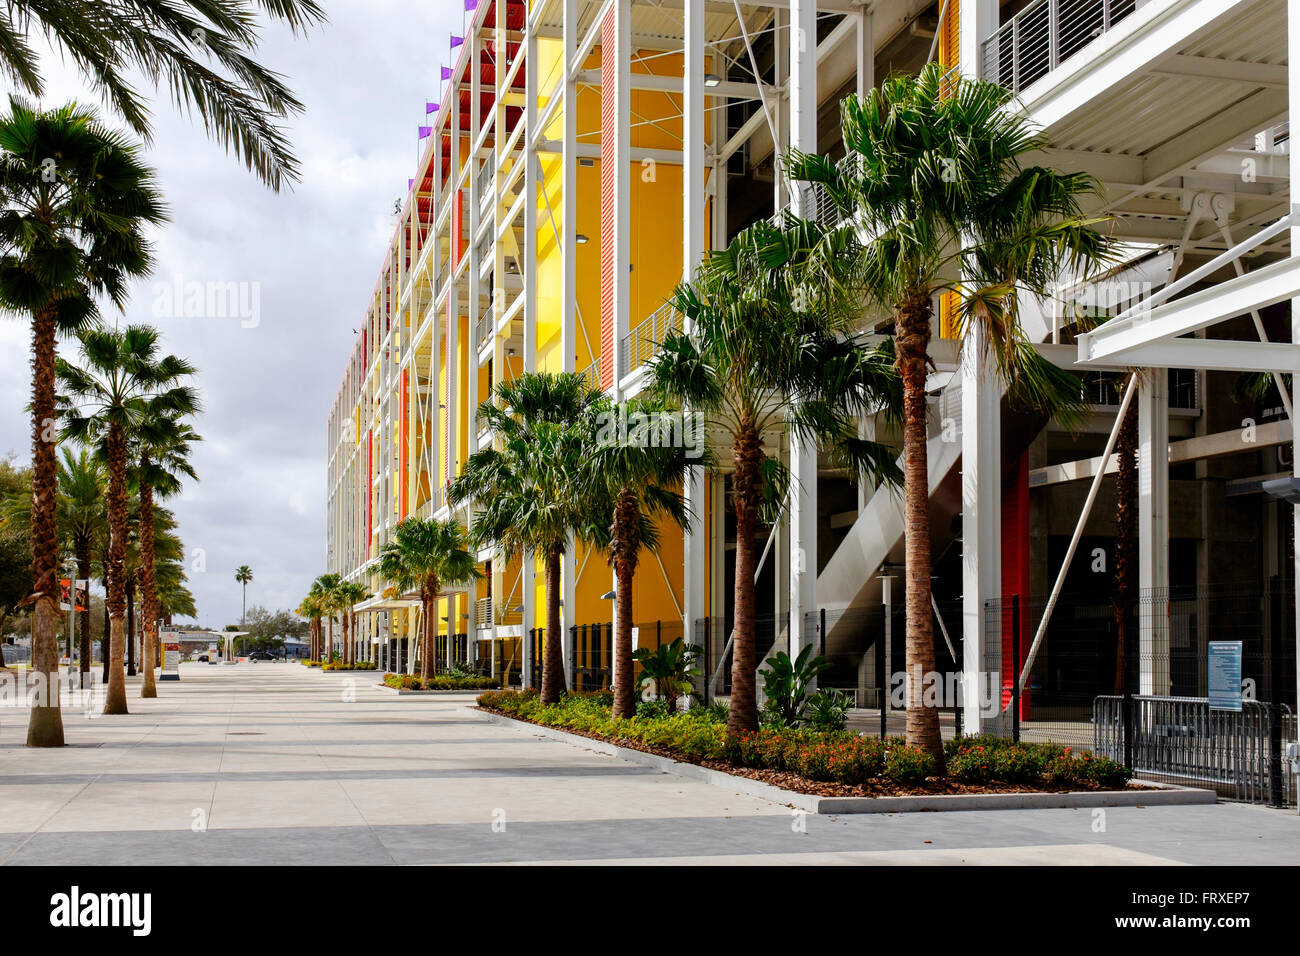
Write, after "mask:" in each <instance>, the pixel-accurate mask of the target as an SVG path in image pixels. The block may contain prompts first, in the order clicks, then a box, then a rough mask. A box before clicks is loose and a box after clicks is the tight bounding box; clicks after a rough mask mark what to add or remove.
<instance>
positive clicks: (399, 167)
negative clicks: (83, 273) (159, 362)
mask: <svg viewBox="0 0 1300 956" xmlns="http://www.w3.org/2000/svg"><path fill="white" fill-rule="evenodd" d="M326 6H327V9H328V12H329V16H330V23H329V24H327V25H325V26H323V27H320V28H317V29H316V30H315V31H313V32H312V34H311V35H310V36H309V37H308V38H306V39H302V38H298V39H295V38H293V37H292V36H290V35H289V34H288V32H287V31H282V30H270V29H268V31H267V33H266V36H265V40H264V43H263V45H262V49H261V51H260V59H261V61H262V62H263V63H265V64H266V65H268V66H270V67H271V68H273V69H275V70H277V71H279V72H280V73H282V74H284V75H285V76H286V77H287V78H288V81H289V84H290V86H291V87H292V88H293V89H294V91H295V92H296V93H297V95H298V98H299V99H300V100H302V101H303V103H304V104H305V105H306V112H305V113H304V114H303V115H302V116H301V117H299V118H297V119H296V120H295V121H294V122H293V124H292V127H291V136H292V140H293V142H294V145H295V147H296V149H297V154H298V157H299V159H300V160H301V162H302V168H303V176H302V182H301V183H299V184H298V185H297V186H296V187H294V189H293V190H292V191H291V192H283V193H281V194H279V195H277V194H274V193H272V192H270V191H269V190H268V189H266V188H265V187H264V186H262V185H261V184H260V183H259V182H258V180H257V179H255V178H254V177H253V176H252V175H251V174H250V173H248V172H247V171H246V170H245V169H244V168H243V167H242V166H241V165H239V164H238V163H237V162H236V161H235V160H234V159H232V158H230V157H227V156H226V155H225V153H224V151H223V150H222V149H221V147H220V146H218V145H216V144H215V143H213V142H211V141H210V140H208V139H207V138H206V136H205V135H204V133H203V130H202V128H201V126H200V125H198V124H197V123H196V122H194V121H192V120H191V119H189V118H188V117H186V116H184V115H183V114H180V113H178V112H176V111H175V110H174V109H172V108H171V106H170V104H168V103H166V102H161V101H160V102H158V103H157V104H156V107H155V118H156V123H155V129H156V139H155V141H154V143H153V145H152V147H151V148H150V151H149V158H150V161H151V163H152V164H153V166H154V167H155V168H156V169H157V170H158V174H159V180H160V182H161V185H162V189H163V192H164V194H165V197H166V200H167V203H168V205H169V207H170V211H171V218H172V221H171V222H170V223H169V224H168V225H167V226H166V227H165V228H163V229H162V230H160V231H159V233H158V235H157V237H156V245H157V267H156V270H155V274H154V276H153V278H151V279H149V280H146V281H143V282H141V283H140V284H139V285H137V287H136V289H135V294H134V296H133V297H132V300H131V302H130V305H129V306H128V309H127V312H126V315H125V320H126V321H149V322H155V324H157V325H158V326H159V327H160V328H161V330H162V332H163V335H164V342H165V346H166V348H167V349H168V350H169V351H172V352H175V353H177V354H180V355H184V356H187V357H188V358H190V359H191V360H192V361H194V362H195V363H196V364H197V365H198V366H199V369H200V372H201V375H200V378H199V386H200V388H201V390H202V394H203V399H204V403H205V410H204V414H203V416H202V418H201V419H200V420H199V422H198V429H199V431H200V432H201V433H202V435H203V436H204V438H205V441H204V442H202V443H201V444H200V445H199V446H198V448H197V453H196V455H195V465H196V467H197V469H198V472H199V476H200V479H201V480H200V482H199V483H198V484H194V485H191V486H190V487H187V488H186V489H185V491H184V493H183V495H182V496H181V497H179V498H178V499H175V500H174V501H172V502H171V503H170V505H171V507H173V508H174V509H175V511H176V513H177V516H178V518H179V522H180V531H181V534H182V536H183V538H184V540H185V544H186V547H187V548H189V549H190V550H191V552H194V551H195V549H201V555H199V554H195V555H194V558H195V559H198V558H199V557H201V558H202V559H203V563H205V564H206V571H201V572H200V571H193V572H192V573H191V574H190V587H191V589H192V590H193V591H194V595H195V598H196V600H197V602H198V607H199V619H200V621H202V622H203V623H204V624H208V625H211V626H215V627H220V626H223V625H225V624H227V623H234V622H237V621H238V619H239V613H240V592H239V585H238V584H236V583H235V581H234V580H233V577H232V574H233V571H234V569H235V568H236V567H237V566H238V565H241V564H247V565H250V566H251V567H252V568H253V571H254V574H255V580H254V583H253V584H251V585H250V586H249V589H248V602H249V606H252V605H253V604H262V605H265V606H268V607H271V608H281V607H288V608H293V607H296V606H297V604H298V601H299V600H300V599H301V595H302V593H303V592H304V590H305V589H306V587H307V586H308V584H309V583H310V581H311V580H312V578H314V577H315V576H316V575H317V574H318V573H320V571H321V570H323V567H322V565H323V562H324V552H325V460H324V451H325V420H326V416H327V415H328V413H329V407H330V403H331V401H332V400H333V398H334V394H335V392H336V390H337V388H338V385H339V381H340V378H341V375H342V371H343V365H344V362H345V360H346V358H347V356H348V352H349V349H350V348H351V345H352V342H353V340H354V338H355V336H354V335H353V332H352V330H353V329H355V328H358V327H359V324H360V320H361V317H362V312H363V310H364V307H365V304H366V300H367V297H368V295H369V293H370V291H371V289H372V288H373V286H374V282H375V277H376V275H377V273H378V269H379V263H380V260H381V258H382V256H383V252H384V249H385V247H386V245H387V243H388V241H389V238H390V237H391V235H392V231H393V229H394V227H395V225H396V219H395V217H394V216H393V212H392V210H393V203H394V201H395V200H397V199H399V198H401V197H402V196H404V194H405V191H406V181H407V179H408V178H409V177H410V176H413V175H414V172H415V164H416V159H417V146H418V141H417V127H418V126H419V125H420V124H421V123H424V122H425V118H424V103H425V101H426V99H429V100H432V99H439V98H440V97H439V96H438V93H439V92H440V84H439V80H438V77H439V67H440V66H441V65H443V64H445V63H449V62H450V53H449V45H448V44H449V40H448V37H449V34H450V33H452V32H455V33H460V32H462V31H461V26H462V23H463V19H462V17H463V14H462V12H461V8H462V6H463V4H462V3H461V0H425V2H419V3H413V2H411V0H329V2H328V3H327V4H326ZM43 66H44V69H45V73H46V78H47V84H48V87H49V88H48V90H47V95H46V97H45V99H44V102H45V103H46V104H47V105H53V104H57V103H59V102H62V101H63V100H66V99H68V98H78V99H82V100H86V101H88V102H95V101H94V100H93V99H92V98H91V97H89V95H88V94H87V92H86V91H85V87H84V84H82V83H80V82H79V81H78V79H77V78H76V75H75V74H74V73H70V72H68V71H67V70H66V69H64V68H63V67H62V64H61V63H60V61H59V59H58V58H57V57H54V56H47V57H46V58H45V60H44V62H43ZM177 282H181V283H190V282H203V283H208V282H212V283H227V282H238V283H244V285H243V286H242V287H241V288H242V289H243V291H244V293H245V296H246V298H245V302H246V303H248V304H250V305H251V304H252V303H253V302H254V301H256V302H257V304H258V306H259V308H258V315H257V320H256V322H255V323H254V322H252V321H246V322H241V320H240V319H239V318H235V317H232V318H224V319H223V318H213V317H209V318H198V317H196V318H184V317H180V318H176V317H170V318H165V319H155V318H154V314H155V311H156V310H155V300H156V298H157V297H158V296H160V295H162V294H163V293H162V291H161V290H162V289H163V288H174V287H175V285H176V283H177ZM254 295H256V297H257V298H256V299H254V298H253V296H254ZM246 325H247V326H251V327H244V326H246ZM60 348H61V350H62V352H63V353H64V354H69V353H70V352H71V351H72V349H71V347H70V346H68V345H66V344H63V343H61V344H60ZM29 349H30V344H29V337H28V328H27V326H26V325H25V324H24V323H20V322H17V321H13V320H7V321H3V322H0V454H3V453H4V452H5V451H7V450H13V451H15V452H17V453H18V456H19V457H20V458H21V459H23V460H27V459H28V457H29V456H30V433H29V430H28V429H29V426H28V423H27V419H26V416H25V412H24V408H25V406H26V403H27V401H28V399H29V389H30V372H29V369H28V359H27V357H28V354H29Z"/></svg>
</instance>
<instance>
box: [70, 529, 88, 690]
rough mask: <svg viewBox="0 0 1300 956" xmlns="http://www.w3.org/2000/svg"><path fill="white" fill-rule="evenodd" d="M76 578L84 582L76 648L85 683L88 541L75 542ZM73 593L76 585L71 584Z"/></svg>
mask: <svg viewBox="0 0 1300 956" xmlns="http://www.w3.org/2000/svg"><path fill="white" fill-rule="evenodd" d="M76 557H77V578H78V580H81V581H85V582H86V603H85V605H83V607H82V611H81V620H80V621H79V622H78V625H79V626H80V628H81V635H80V640H79V641H78V644H79V645H80V646H79V648H78V651H79V654H80V657H81V662H80V665H79V667H78V670H79V671H80V673H81V684H82V686H83V687H84V686H85V685H86V675H88V674H89V673H90V542H89V541H84V540H83V541H78V542H77V555H76ZM73 589H74V593H75V589H76V586H75V585H74V586H73Z"/></svg>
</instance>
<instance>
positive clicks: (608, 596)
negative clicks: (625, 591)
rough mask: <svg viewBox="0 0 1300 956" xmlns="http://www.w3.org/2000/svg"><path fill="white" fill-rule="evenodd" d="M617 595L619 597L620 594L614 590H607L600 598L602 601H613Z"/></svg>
mask: <svg viewBox="0 0 1300 956" xmlns="http://www.w3.org/2000/svg"><path fill="white" fill-rule="evenodd" d="M616 597H618V595H617V594H615V593H614V592H613V591H606V592H605V593H604V594H602V595H601V596H600V599H601V600H602V601H612V600H614V598H616Z"/></svg>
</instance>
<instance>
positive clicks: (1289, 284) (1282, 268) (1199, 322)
mask: <svg viewBox="0 0 1300 956" xmlns="http://www.w3.org/2000/svg"><path fill="white" fill-rule="evenodd" d="M1238 248H1240V247H1238ZM1198 271H1199V270H1198ZM1297 294H1300V259H1297V258H1296V257H1294V256H1288V257H1287V258H1285V259H1280V260H1278V261H1277V262H1273V263H1270V264H1269V265H1266V266H1263V267H1261V268H1259V269H1256V270H1255V271H1253V272H1248V273H1246V274H1245V275H1242V276H1236V277H1234V278H1231V279H1228V280H1226V281H1224V282H1219V283H1216V284H1215V285H1212V286H1210V287H1209V288H1206V289H1202V290H1200V291H1197V292H1193V293H1192V294H1190V295H1186V296H1183V297H1182V298H1181V299H1175V300H1174V301H1173V302H1165V303H1162V304H1160V305H1157V306H1155V307H1153V308H1151V309H1150V310H1149V311H1142V310H1138V311H1135V312H1133V313H1132V314H1130V315H1127V316H1123V315H1122V316H1119V317H1118V318H1115V319H1111V320H1110V321H1109V322H1106V323H1105V324H1103V325H1101V326H1100V327H1098V328H1097V329H1095V330H1093V331H1092V332H1086V333H1083V334H1081V335H1080V336H1079V361H1078V364H1079V365H1082V366H1091V365H1095V364H1115V363H1116V362H1120V361H1124V362H1125V364H1136V363H1131V362H1128V361H1127V360H1126V358H1125V356H1126V355H1127V353H1128V352H1129V351H1131V350H1133V349H1136V348H1139V347H1142V346H1147V345H1152V344H1154V343H1157V342H1162V341H1164V340H1169V339H1174V338H1176V337H1178V336H1180V335H1186V334H1187V333H1189V332H1195V331H1197V330H1198V329H1203V328H1206V327H1208V326H1211V325H1214V324H1216V323H1218V322H1222V321H1224V320H1226V319H1231V318H1234V317H1235V316H1239V315H1245V314H1246V313H1248V312H1250V311H1251V310H1252V309H1262V308H1264V307H1265V306H1269V305H1273V304H1274V303H1277V302H1282V301H1285V300H1287V299H1290V298H1292V297H1293V296H1295V295H1297ZM1216 344H1218V343H1216ZM1238 344H1247V343H1238ZM1151 357H1152V356H1151V355H1147V356H1146V360H1147V361H1149V360H1150V359H1151Z"/></svg>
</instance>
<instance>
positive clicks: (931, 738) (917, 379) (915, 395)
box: [886, 296, 944, 773]
mask: <svg viewBox="0 0 1300 956" xmlns="http://www.w3.org/2000/svg"><path fill="white" fill-rule="evenodd" d="M930 311H931V310H930V299H929V296H917V297H915V298H913V299H911V300H910V301H908V302H907V303H906V305H905V306H904V308H903V309H901V310H900V312H899V316H898V327H897V338H896V346H895V347H896V348H897V350H898V368H899V372H900V373H901V376H902V379H903V516H904V517H903V535H904V544H905V553H906V559H905V560H906V565H907V570H906V579H905V580H906V588H907V594H906V607H907V664H906V666H907V680H906V686H907V743H908V746H911V747H916V748H918V749H920V750H924V751H925V752H926V753H928V754H930V756H931V757H933V758H934V761H935V772H936V773H943V769H944V763H943V738H942V736H941V735H940V732H939V711H938V710H937V709H936V708H934V707H926V706H924V700H923V697H922V693H921V690H922V683H923V681H924V679H925V677H926V675H928V674H931V673H933V672H934V625H933V621H932V618H931V614H932V610H931V607H930V463H929V454H928V450H927V448H926V440H927V436H926V414H925V379H926V366H927V362H928V360H927V352H928V349H929V345H930ZM886 676H887V675H886ZM886 686H888V685H886Z"/></svg>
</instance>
